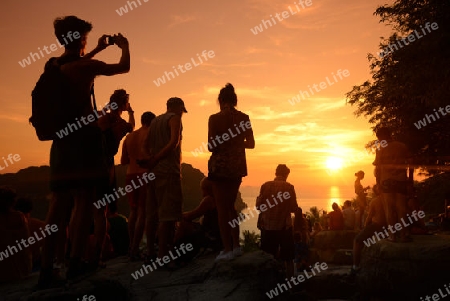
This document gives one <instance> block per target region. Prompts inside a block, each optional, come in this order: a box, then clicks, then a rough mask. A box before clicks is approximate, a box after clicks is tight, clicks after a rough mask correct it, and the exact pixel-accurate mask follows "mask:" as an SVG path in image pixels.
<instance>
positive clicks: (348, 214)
mask: <svg viewBox="0 0 450 301" xmlns="http://www.w3.org/2000/svg"><path fill="white" fill-rule="evenodd" d="M342 216H343V217H344V230H353V229H355V210H353V208H352V202H350V201H349V200H347V201H345V202H344V207H343V209H342Z"/></svg>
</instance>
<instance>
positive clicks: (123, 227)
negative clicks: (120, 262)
mask: <svg viewBox="0 0 450 301" xmlns="http://www.w3.org/2000/svg"><path fill="white" fill-rule="evenodd" d="M108 221H109V225H110V227H109V230H108V234H109V237H110V238H111V243H112V246H113V249H114V253H115V254H116V255H117V256H123V255H127V254H128V249H129V247H130V236H129V233H128V220H127V218H126V217H125V216H123V215H122V214H118V213H117V201H116V202H111V203H110V204H108Z"/></svg>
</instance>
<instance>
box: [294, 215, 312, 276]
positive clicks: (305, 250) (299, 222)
mask: <svg viewBox="0 0 450 301" xmlns="http://www.w3.org/2000/svg"><path fill="white" fill-rule="evenodd" d="M308 228H309V225H308V221H307V220H306V218H304V216H303V210H302V208H300V207H299V208H298V209H297V211H296V212H295V219H294V246H295V260H294V262H295V264H296V267H297V271H300V270H302V269H305V268H306V267H307V266H308V260H309V243H310V239H309V230H308Z"/></svg>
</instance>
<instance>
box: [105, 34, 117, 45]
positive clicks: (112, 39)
mask: <svg viewBox="0 0 450 301" xmlns="http://www.w3.org/2000/svg"><path fill="white" fill-rule="evenodd" d="M106 43H107V44H108V45H114V44H115V43H116V40H115V37H114V36H106Z"/></svg>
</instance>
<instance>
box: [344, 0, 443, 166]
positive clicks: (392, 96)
mask: <svg viewBox="0 0 450 301" xmlns="http://www.w3.org/2000/svg"><path fill="white" fill-rule="evenodd" d="M374 14H375V15H376V16H378V17H379V18H380V22H382V23H385V24H387V25H390V26H392V28H393V30H394V32H393V34H392V35H391V36H390V37H389V38H388V39H382V41H381V43H380V45H379V46H380V51H382V50H384V49H385V48H386V47H387V46H388V45H389V44H394V43H396V42H397V41H398V40H399V39H401V38H405V37H407V36H408V35H409V34H411V33H413V32H414V31H415V30H417V32H419V33H420V34H421V35H422V36H423V37H422V38H420V39H417V38H416V40H415V41H414V42H410V43H409V45H407V46H403V47H401V48H399V49H398V50H394V51H392V52H391V53H390V54H387V55H386V56H384V57H383V58H379V57H378V56H376V55H373V54H369V55H368V60H369V62H370V70H371V75H372V80H367V81H366V82H364V83H362V84H361V85H359V86H355V87H353V89H352V90H351V91H350V92H348V93H347V95H346V96H347V102H348V103H350V104H351V105H352V106H355V107H356V111H355V115H357V116H366V117H368V118H369V122H370V123H371V124H373V129H374V130H376V129H378V128H379V127H382V126H388V127H390V128H392V130H393V132H394V138H395V139H397V140H399V141H402V142H404V143H406V144H407V145H408V147H409V148H410V150H411V152H412V154H413V156H414V163H415V164H416V166H418V167H421V168H423V169H424V170H425V171H427V172H430V173H432V174H434V173H439V171H438V170H436V169H435V167H436V166H440V167H442V166H445V165H448V164H449V163H450V132H449V131H448V130H447V129H448V128H449V127H450V118H449V116H447V117H445V116H442V115H441V114H439V115H440V116H441V117H440V119H438V120H437V121H435V122H431V123H428V124H427V125H426V126H425V127H421V128H420V129H418V128H417V127H416V126H415V125H414V123H417V122H418V120H423V119H424V118H425V114H429V115H431V114H434V111H433V110H434V109H436V111H438V110H439V108H440V107H443V108H445V107H446V106H447V105H449V102H448V95H449V93H448V92H449V90H448V88H449V87H450V2H449V1H441V0H397V1H396V2H395V3H393V4H392V5H387V4H386V5H384V6H380V7H378V8H377V10H376V11H375V13H374ZM427 22H430V23H433V22H436V23H437V24H438V26H439V28H438V29H437V30H431V32H427V34H426V35H423V32H422V29H421V26H425V24H426V23H427Z"/></svg>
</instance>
